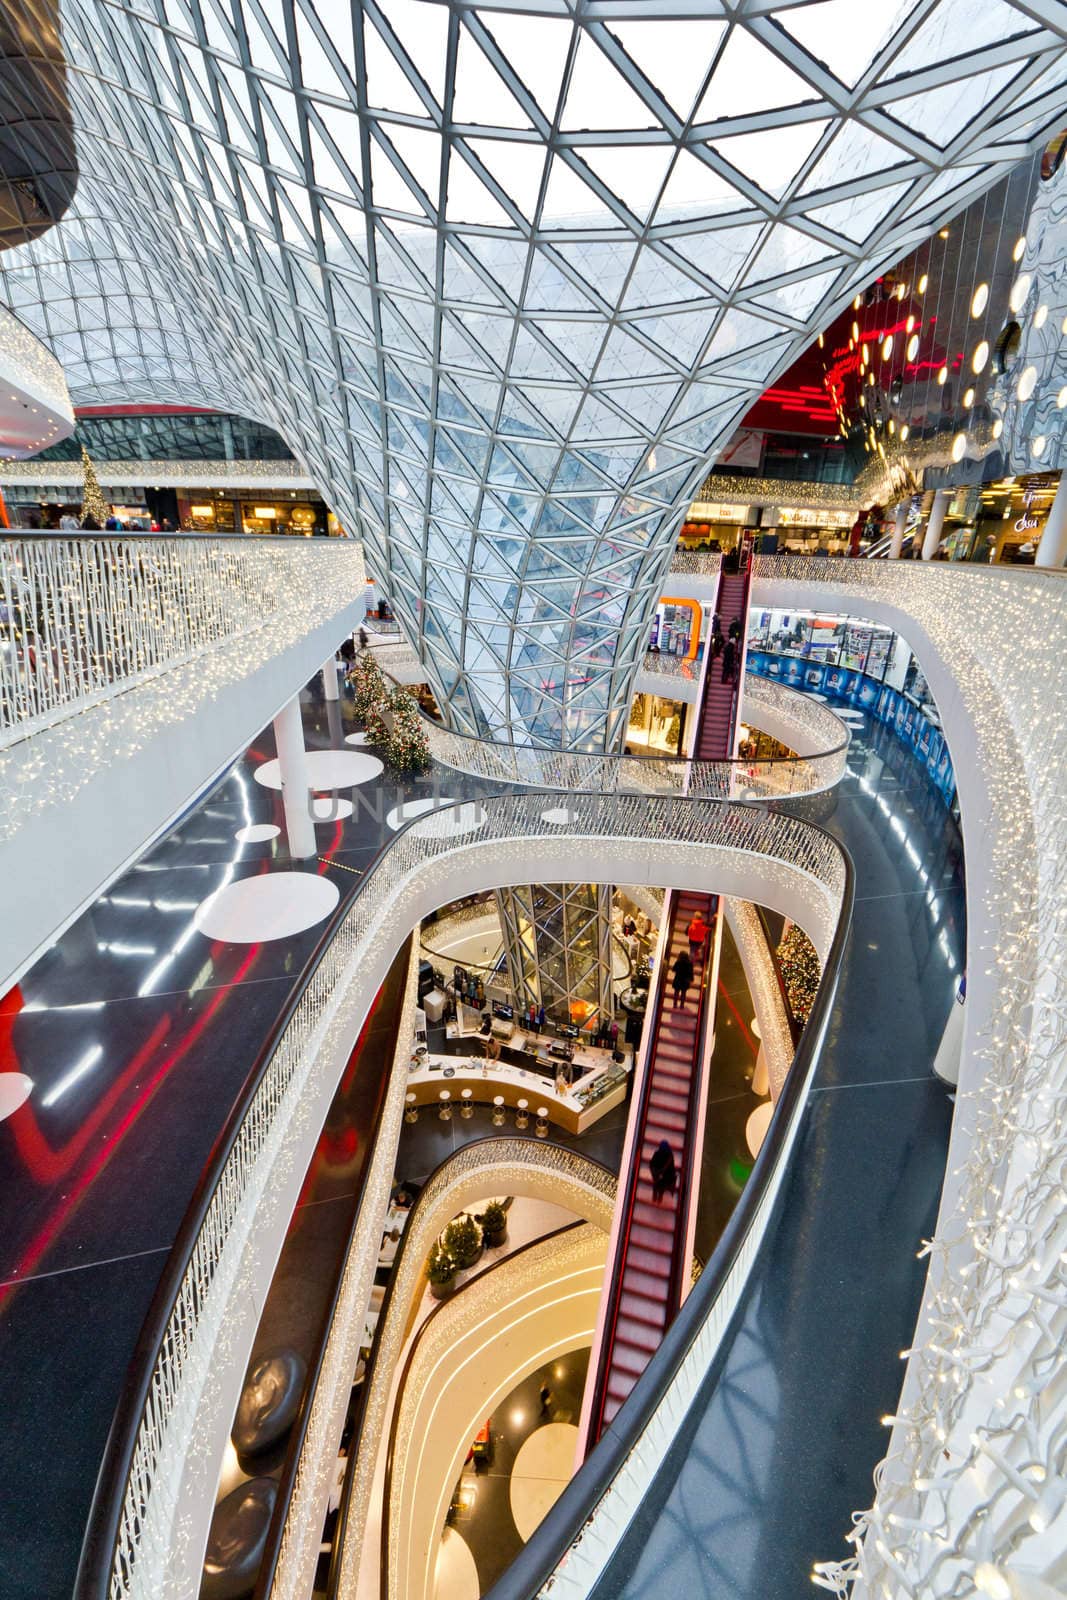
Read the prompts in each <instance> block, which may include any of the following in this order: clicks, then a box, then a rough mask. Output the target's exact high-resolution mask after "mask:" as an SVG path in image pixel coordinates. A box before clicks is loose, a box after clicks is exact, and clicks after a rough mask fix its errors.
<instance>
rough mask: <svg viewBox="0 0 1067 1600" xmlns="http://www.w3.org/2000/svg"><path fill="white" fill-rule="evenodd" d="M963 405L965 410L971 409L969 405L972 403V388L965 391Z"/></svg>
mask: <svg viewBox="0 0 1067 1600" xmlns="http://www.w3.org/2000/svg"><path fill="white" fill-rule="evenodd" d="M963 405H964V409H965V410H967V411H969V410H970V409H971V407H972V406H973V405H974V390H973V389H968V390H967V393H966V394H965V395H964V397H963Z"/></svg>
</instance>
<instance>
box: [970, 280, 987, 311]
mask: <svg viewBox="0 0 1067 1600" xmlns="http://www.w3.org/2000/svg"><path fill="white" fill-rule="evenodd" d="M988 303H989V285H988V283H980V284H979V285H978V287H977V289H976V290H975V291H974V294H973V295H972V297H971V316H972V317H980V316H981V315H982V312H983V311H984V310H985V308H986V306H987V305H988Z"/></svg>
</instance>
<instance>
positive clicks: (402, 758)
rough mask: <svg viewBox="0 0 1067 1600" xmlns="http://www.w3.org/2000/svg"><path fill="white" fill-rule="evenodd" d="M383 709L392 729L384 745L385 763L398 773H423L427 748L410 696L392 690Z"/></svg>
mask: <svg viewBox="0 0 1067 1600" xmlns="http://www.w3.org/2000/svg"><path fill="white" fill-rule="evenodd" d="M386 709H387V710H388V712H389V716H390V719H391V721H392V727H391V728H390V730H389V737H388V739H387V740H386V744H385V759H386V760H387V761H388V763H389V765H390V766H391V767H395V768H396V770H397V771H398V772H425V771H426V768H427V767H428V766H429V765H430V745H429V741H428V740H427V738H426V732H425V730H424V728H423V726H422V719H421V717H420V716H419V712H418V707H417V706H416V704H415V701H414V699H413V698H412V695H411V693H410V692H409V691H408V690H407V689H394V690H393V692H392V694H391V695H390V696H389V699H388V702H387V706H386Z"/></svg>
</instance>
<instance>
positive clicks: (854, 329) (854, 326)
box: [852, 322, 860, 344]
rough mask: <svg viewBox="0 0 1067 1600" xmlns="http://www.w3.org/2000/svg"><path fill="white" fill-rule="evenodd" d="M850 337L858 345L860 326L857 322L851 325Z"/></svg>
mask: <svg viewBox="0 0 1067 1600" xmlns="http://www.w3.org/2000/svg"><path fill="white" fill-rule="evenodd" d="M852 337H853V338H854V339H855V341H856V343H857V344H859V342H860V325H859V323H858V322H854V323H853V324H852Z"/></svg>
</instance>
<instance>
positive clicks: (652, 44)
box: [609, 18, 726, 122]
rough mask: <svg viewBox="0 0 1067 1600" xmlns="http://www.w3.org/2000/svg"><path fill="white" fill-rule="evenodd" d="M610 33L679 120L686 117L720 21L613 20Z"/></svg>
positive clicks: (711, 54)
mask: <svg viewBox="0 0 1067 1600" xmlns="http://www.w3.org/2000/svg"><path fill="white" fill-rule="evenodd" d="M609 26H610V27H611V31H612V33H613V34H614V35H615V37H616V39H618V41H619V43H620V44H621V45H622V47H623V49H624V50H625V51H626V54H627V55H628V56H629V57H630V60H631V61H633V62H634V63H635V64H636V65H637V66H638V67H639V68H640V69H641V71H642V72H643V73H644V75H645V77H646V78H647V79H648V81H649V83H651V84H652V85H653V86H654V87H655V88H656V89H658V90H659V92H660V94H661V95H662V96H663V98H664V100H666V102H667V104H668V105H669V106H671V107H673V109H674V111H675V112H676V113H677V115H678V118H679V120H680V121H683V122H684V121H685V119H686V118H687V117H688V115H689V112H690V109H691V107H692V104H693V101H694V100H695V99H696V97H697V95H698V93H699V92H700V89H701V87H702V85H703V82H704V79H705V77H706V76H707V73H708V68H709V67H710V66H711V63H712V61H713V60H714V58H715V52H716V51H717V50H718V48H719V45H720V44H721V42H722V37H723V34H724V33H725V32H726V24H725V23H724V22H710V21H709V22H683V21H672V22H671V25H670V27H669V28H665V27H664V26H663V23H662V22H661V21H659V20H658V19H656V18H649V19H647V20H644V21H640V22H613V23H611V24H609Z"/></svg>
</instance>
